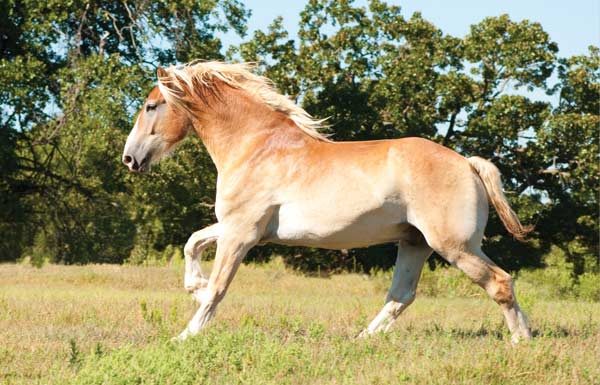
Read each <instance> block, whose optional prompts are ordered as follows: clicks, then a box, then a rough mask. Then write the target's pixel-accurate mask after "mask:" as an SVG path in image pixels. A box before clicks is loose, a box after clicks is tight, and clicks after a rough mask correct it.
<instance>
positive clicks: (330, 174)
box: [123, 62, 531, 342]
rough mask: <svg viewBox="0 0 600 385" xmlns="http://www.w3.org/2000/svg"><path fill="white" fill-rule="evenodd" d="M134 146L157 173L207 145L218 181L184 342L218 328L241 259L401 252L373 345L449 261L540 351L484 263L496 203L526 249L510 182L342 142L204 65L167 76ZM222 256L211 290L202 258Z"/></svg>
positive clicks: (475, 166) (274, 97)
mask: <svg viewBox="0 0 600 385" xmlns="http://www.w3.org/2000/svg"><path fill="white" fill-rule="evenodd" d="M157 76H158V85H157V87H155V88H154V89H153V90H152V91H151V92H150V94H149V95H148V98H147V100H146V101H145V103H144V106H143V108H142V110H141V111H140V113H139V115H138V117H137V120H136V122H135V125H134V127H133V130H132V131H131V133H130V134H129V136H128V138H127V143H126V144H125V150H124V154H123V162H124V163H125V165H127V167H128V168H129V169H130V170H131V171H135V172H145V171H148V170H149V169H150V166H151V165H152V164H153V163H154V162H157V161H158V160H159V159H161V158H162V157H163V156H164V155H165V154H167V153H168V152H169V151H171V150H172V149H173V148H174V147H175V145H176V144H177V143H178V142H180V141H181V140H182V139H184V137H185V136H186V135H187V134H188V133H192V132H193V133H195V134H197V135H198V136H199V137H200V138H201V139H202V142H203V143H204V145H205V147H206V150H207V151H208V153H209V154H210V156H211V158H212V160H213V162H214V164H215V166H216V168H217V171H218V179H217V194H216V201H215V213H216V217H217V220H218V222H217V223H215V224H213V225H211V226H208V227H206V228H204V229H202V230H200V231H197V232H195V233H193V234H192V236H191V237H190V239H189V240H188V242H187V243H186V245H185V248H184V251H185V278H184V286H185V289H186V290H187V291H189V292H190V293H192V295H193V296H194V298H195V299H196V300H197V301H198V302H199V304H200V306H199V308H198V310H197V312H196V313H195V315H194V316H193V318H192V319H191V321H190V322H189V324H188V326H187V327H186V328H185V330H184V331H183V332H182V333H181V334H180V335H179V337H178V338H179V339H182V340H183V339H185V338H187V337H188V336H190V335H194V334H197V333H198V332H199V331H200V330H201V329H202V328H203V327H204V326H205V325H206V323H207V322H208V321H209V320H210V319H211V318H212V317H213V316H214V314H215V310H216V308H217V305H218V304H219V302H220V301H221V300H222V299H223V297H224V296H225V293H226V291H227V288H228V286H229V284H230V283H231V280H232V279H233V277H234V275H235V273H236V271H237V269H238V267H239V265H240V263H241V262H242V259H243V258H244V256H245V255H246V253H247V252H248V250H249V249H250V248H252V247H253V246H255V245H257V244H262V243H267V242H272V243H277V244H284V245H300V246H311V247H321V248H327V249H350V248H355V247H365V246H370V245H375V244H381V243H387V242H396V243H397V244H398V255H397V257H396V265H395V268H394V273H393V279H392V284H391V287H390V289H389V293H388V295H387V298H386V302H385V305H384V306H383V309H381V311H380V312H379V314H377V316H376V317H375V318H374V319H373V321H372V322H371V323H370V324H369V325H368V327H367V328H366V329H365V330H363V331H362V332H361V333H360V335H361V336H366V335H370V334H373V333H377V332H380V331H387V330H388V329H389V328H390V326H391V325H392V323H393V322H394V320H395V319H396V318H397V317H398V316H399V315H400V313H402V311H404V309H406V307H407V306H409V305H410V304H411V303H412V302H413V300H414V298H415V290H416V287H417V283H418V281H419V276H420V274H421V269H422V268H423V264H424V263H425V260H426V259H427V258H428V257H429V255H430V254H431V253H432V251H434V250H435V251H436V252H437V253H438V254H439V255H441V256H442V257H443V258H445V259H446V260H447V261H448V262H450V263H451V264H452V265H454V266H456V267H458V268H459V269H461V270H462V271H463V272H465V273H466V274H467V275H468V276H469V277H470V278H471V279H472V280H473V281H474V282H475V283H477V284H478V285H480V286H481V287H483V288H484V289H485V290H486V291H487V293H488V294H489V295H490V297H492V298H493V299H494V300H495V301H496V302H497V303H498V304H499V305H500V307H501V308H502V311H503V312H504V316H505V317H506V322H507V324H508V328H509V329H510V331H511V334H512V341H513V342H517V341H519V340H520V339H521V338H524V339H529V338H530V337H531V332H530V329H529V326H528V324H527V320H526V317H525V316H524V314H523V313H522V311H521V310H520V308H519V305H518V304H517V300H516V298H515V294H514V291H513V284H512V280H511V276H510V275H509V274H508V273H506V272H505V271H504V270H502V269H501V268H500V267H498V266H497V265H496V264H494V262H492V261H491V260H490V259H489V258H488V257H487V256H486V255H485V254H484V253H483V251H482V250H481V241H482V238H483V234H484V229H485V226H486V222H487V219H488V208H489V207H488V202H491V204H492V205H493V206H494V208H495V209H496V211H497V212H498V214H499V216H500V218H501V220H502V222H503V223H504V225H505V227H506V229H507V230H508V231H509V232H510V233H511V234H512V235H513V236H514V237H515V238H517V239H523V237H524V236H525V235H526V234H527V232H528V231H530V230H531V229H530V228H529V227H526V226H523V225H521V223H520V222H519V220H518V218H517V216H516V215H515V213H514V211H513V210H512V209H511V208H510V206H509V204H508V202H507V201H506V198H505V196H504V194H503V192H502V184H501V180H500V173H499V171H498V169H497V168H496V167H495V166H494V165H493V164H492V163H491V162H489V161H487V160H484V159H482V158H479V157H471V158H464V157H463V156H461V155H459V154H458V153H456V152H454V151H452V150H450V149H448V148H446V147H443V146H441V145H438V144H436V143H434V142H431V141H429V140H425V139H419V138H404V139H397V140H374V141H364V142H334V141H331V140H329V139H327V138H326V137H325V136H323V135H322V134H320V133H319V132H318V128H319V127H321V125H322V121H320V120H315V119H313V118H312V117H311V116H310V115H309V114H308V113H306V111H304V110H303V109H302V108H300V107H299V106H298V105H296V104H295V103H293V102H292V101H291V100H290V99H288V98H287V97H285V96H283V95H281V94H279V93H278V92H277V91H276V90H275V89H274V87H273V85H272V83H271V82H270V81H269V80H268V79H266V78H264V77H261V76H258V75H256V74H254V73H253V72H252V71H251V68H250V67H249V66H248V65H245V64H227V63H221V62H195V63H190V64H188V65H184V66H177V67H173V66H172V67H169V68H166V69H163V68H159V69H158V71H157ZM211 242H216V243H217V251H216V256H215V262H214V266H213V269H212V272H211V274H210V276H209V277H208V278H206V277H205V276H204V275H203V274H202V271H201V268H200V254H201V252H202V250H204V249H205V248H206V246H207V245H209V244H210V243H211Z"/></svg>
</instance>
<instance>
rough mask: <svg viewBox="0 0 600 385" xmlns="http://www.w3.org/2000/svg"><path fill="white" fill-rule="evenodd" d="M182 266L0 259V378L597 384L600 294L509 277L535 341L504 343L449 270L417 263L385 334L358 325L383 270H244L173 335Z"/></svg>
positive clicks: (181, 318) (186, 313)
mask: <svg viewBox="0 0 600 385" xmlns="http://www.w3.org/2000/svg"><path fill="white" fill-rule="evenodd" d="M182 275H183V274H182V268H181V267H180V266H173V267H133V266H109V265H103V266H99V265H94V266H84V267H64V266H52V265H49V266H45V267H43V268H41V269H36V268H32V267H28V266H23V265H0V384H38V383H39V384H65V383H75V384H238V383H239V384H261V385H263V384H278V385H282V384H294V385H295V384H398V383H409V384H449V383H454V384H528V385H529V384H598V383H600V365H599V362H600V303H598V302H585V301H582V300H576V299H568V300H559V299H554V298H552V297H548V296H547V294H545V293H548V290H547V289H545V288H544V287H543V286H544V285H548V283H543V282H539V283H536V282H534V281H524V280H523V281H522V280H517V295H518V297H519V298H522V300H521V302H522V303H523V307H524V308H525V309H526V311H527V312H528V314H529V317H530V320H531V324H532V327H533V330H534V333H535V335H536V337H535V338H534V339H533V340H532V341H531V342H529V343H525V344H520V345H518V346H512V345H511V344H510V342H509V336H508V333H507V331H506V327H505V325H504V320H503V317H502V315H501V312H500V309H499V308H498V306H497V305H496V304H495V303H494V302H493V301H491V300H490V299H488V298H487V297H485V295H484V294H483V293H482V292H481V289H479V288H478V287H475V285H473V284H471V283H470V282H469V281H468V280H467V279H466V278H464V277H463V276H462V275H461V274H460V272H458V271H456V270H454V269H441V270H440V269H438V270H437V271H435V272H429V271H426V272H425V273H424V277H423V281H422V285H421V286H420V290H419V291H420V293H419V296H418V298H417V300H416V301H415V303H414V304H413V305H412V306H411V307H410V308H409V309H408V310H407V311H406V312H405V313H404V314H403V315H402V316H401V317H400V319H399V320H398V322H397V323H396V325H395V327H394V328H393V330H392V331H391V332H390V333H389V334H387V335H378V336H374V337H373V338H370V339H366V340H358V339H355V338H354V337H355V335H356V334H357V333H358V332H359V331H360V330H361V328H363V327H364V326H365V325H366V324H367V323H368V322H369V321H370V319H371V318H372V317H373V316H374V315H375V314H376V313H377V312H378V311H379V309H380V308H381V306H382V300H383V297H384V295H385V291H386V289H387V286H388V284H389V273H378V274H374V275H372V276H370V277H367V276H362V275H358V274H343V275H336V276H333V277H330V278H314V277H305V276H302V275H299V274H296V273H294V272H290V271H287V270H286V269H285V268H284V267H283V266H282V265H281V263H280V262H277V261H276V262H274V263H271V264H269V265H265V266H243V267H242V268H241V269H240V271H239V272H238V275H237V277H236V279H235V280H234V282H233V284H232V287H231V290H230V292H229V294H228V296H227V297H226V298H225V300H224V302H223V303H222V305H221V306H220V308H219V311H218V313H217V316H216V318H215V319H214V320H213V322H212V323H211V324H210V326H209V328H208V329H206V330H205V331H204V332H202V333H201V334H200V335H199V336H197V337H195V338H192V339H191V340H189V341H186V342H185V343H180V344H176V343H171V342H170V341H169V339H170V337H172V336H175V335H176V334H177V333H178V332H179V331H181V329H182V328H183V327H184V326H185V324H186V322H187V321H188V320H189V318H190V317H191V315H192V314H193V312H194V310H195V305H194V303H193V302H192V301H191V299H190V298H189V296H188V295H187V294H186V293H185V292H184V290H183V289H182Z"/></svg>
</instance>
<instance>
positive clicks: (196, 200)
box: [0, 0, 600, 275]
mask: <svg viewBox="0 0 600 385" xmlns="http://www.w3.org/2000/svg"><path fill="white" fill-rule="evenodd" d="M0 8H1V9H2V10H3V11H2V12H1V13H0V55H1V59H0V105H1V106H2V108H1V109H0V113H1V116H0V138H1V139H0V174H1V179H0V197H1V198H0V233H1V234H2V237H1V238H0V260H5V261H14V260H18V259H19V258H23V257H25V256H29V257H31V258H33V259H34V260H44V259H49V260H50V261H53V262H60V263H68V264H72V263H88V262H110V263H120V262H124V261H129V262H133V263H138V262H144V261H146V260H148V259H159V258H170V257H171V256H172V254H174V253H176V250H179V249H180V248H181V247H182V245H183V244H184V243H185V241H186V239H187V237H188V236H189V235H190V234H191V233H192V232H193V231H195V230H197V229H199V228H201V227H203V226H206V225H208V224H210V223H213V222H214V221H215V218H214V213H213V201H214V195H215V191H214V186H215V178H216V171H215V169H214V167H213V165H212V163H211V161H210V159H209V157H208V156H207V154H206V152H205V151H204V149H203V147H202V145H201V143H200V142H199V140H197V139H196V138H190V139H187V140H186V142H185V144H183V145H182V146H181V148H180V149H179V150H178V151H177V153H176V155H175V156H173V158H172V159H169V160H166V161H164V162H163V163H162V164H161V165H160V166H159V167H157V168H155V169H154V171H153V172H152V174H151V175H145V176H139V175H130V174H128V173H127V172H126V168H125V167H124V166H123V165H122V164H121V163H120V156H121V151H122V148H123V145H124V143H125V138H126V136H127V133H128V132H129V130H130V129H131V127H132V122H133V119H134V114H135V112H136V111H137V109H138V108H139V107H140V105H141V103H142V101H143V100H144V98H145V96H146V94H147V93H148V91H149V90H150V89H151V87H152V85H153V83H154V82H155V69H156V67H157V66H158V65H169V64H173V63H185V62H188V61H190V60H193V59H218V60H244V61H253V62H257V63H258V70H259V71H261V72H262V73H264V74H265V75H266V76H268V77H269V78H271V79H272V80H273V81H274V82H275V83H276V85H277V87H278V88H279V89H280V90H281V91H282V92H284V93H286V94H287V95H290V97H291V98H293V99H294V100H296V101H297V102H298V103H300V104H302V105H303V106H304V107H305V108H306V109H307V110H308V111H309V112H310V113H311V114H313V115H314V116H317V117H329V124H330V128H329V134H331V136H332V138H333V139H335V140H367V139H380V138H398V137H403V136H422V137H427V138H430V139H433V140H436V141H438V142H440V143H443V144H444V145H446V146H449V147H451V148H454V149H456V150H457V151H459V152H460V153H461V154H463V155H466V156H470V155H479V156H483V157H486V158H489V159H491V160H493V161H494V163H496V165H498V167H499V168H500V169H501V171H502V172H503V174H504V176H505V178H504V180H505V189H506V190H507V191H508V197H509V199H510V201H511V203H512V204H513V205H514V207H515V208H516V210H517V211H518V214H519V216H520V217H521V219H522V221H523V222H525V223H531V224H535V226H536V230H535V232H534V233H533V234H532V235H531V237H530V239H529V241H528V242H526V243H517V242H515V241H514V240H513V239H511V238H510V236H508V235H507V233H506V231H505V230H504V229H503V227H502V225H501V223H500V222H499V221H498V219H497V218H496V217H495V214H492V217H491V220H490V224H489V226H488V228H487V231H486V235H487V240H486V242H485V245H484V248H485V249H486V250H487V251H488V252H489V254H490V255H492V256H493V257H494V258H495V260H497V261H499V263H501V264H502V265H503V266H505V267H508V268H510V269H518V268H521V267H523V266H543V265H544V258H543V256H544V255H545V254H547V253H548V252H549V251H550V250H551V249H552V250H553V254H556V252H558V253H559V254H560V255H561V256H563V257H564V259H565V262H566V263H568V266H570V268H571V269H572V270H573V271H572V274H574V275H579V274H581V273H583V272H584V271H592V272H593V271H595V272H597V271H598V269H599V268H600V267H599V265H600V263H599V260H598V241H599V240H598V233H599V229H600V228H599V225H598V188H599V177H600V173H599V170H598V126H599V124H600V118H599V112H600V102H599V100H600V98H599V92H600V55H599V50H598V48H597V47H590V48H589V52H588V53H587V54H585V55H580V56H573V57H568V58H564V57H561V56H560V52H559V47H558V46H557V45H556V43H554V42H553V41H552V40H551V37H550V36H548V34H547V33H546V32H545V31H544V29H543V27H542V26H541V25H540V24H538V23H535V22H530V21H527V20H523V21H514V20H511V19H510V18H509V17H508V16H507V15H501V16H497V17H490V18H486V19H484V20H482V21H481V22H480V23H478V24H475V25H472V26H471V28H470V32H469V33H468V34H467V36H465V37H464V38H457V37H454V36H450V35H448V34H444V32H443V31H441V30H440V29H438V28H437V27H436V26H435V25H433V24H432V23H430V22H428V21H427V20H425V19H424V18H423V17H422V16H421V15H420V14H418V13H415V14H413V15H411V16H409V15H404V14H402V12H401V10H400V8H399V7H396V6H390V5H387V4H386V3H384V2H382V1H379V0H372V1H370V2H369V6H368V8H364V7H359V6H356V5H354V4H353V2H352V1H333V0H331V1H316V0H315V1H308V4H307V5H306V7H305V8H304V10H303V11H302V13H301V15H300V16H301V18H300V26H299V27H300V28H299V33H298V36H288V34H287V32H286V30H285V28H284V26H283V24H282V20H281V19H276V20H274V21H273V23H272V24H271V25H270V27H269V28H268V30H266V31H257V32H256V33H254V34H253V35H252V36H247V35H246V28H247V20H248V17H249V15H250V10H249V9H247V8H245V6H244V5H243V3H242V2H241V1H238V0H221V1H210V2H207V1H189V0H174V1H146V0H130V1H119V2H115V1H101V0H96V1H83V0H72V1H45V2H40V1H37V0H24V1H16V0H0ZM226 32H228V33H235V34H237V35H239V36H241V37H243V38H244V39H245V40H244V42H243V43H242V44H240V45H239V46H234V47H224V46H223V43H222V41H221V39H220V37H221V36H223V34H224V33H226ZM546 95H548V96H547V97H546ZM548 100H551V101H552V102H548ZM273 253H278V254H281V255H283V256H284V259H285V261H286V263H288V264H290V265H291V266H294V267H297V268H300V269H304V270H319V269H322V270H332V269H343V268H348V269H366V270H367V269H369V268H371V267H373V266H389V265H391V264H392V263H393V260H394V257H393V254H394V246H393V245H384V246H379V247H374V248H369V249H360V250H350V251H347V252H340V251H324V250H312V249H300V248H283V247H282V248H280V247H274V246H266V247H262V248H256V250H254V251H253V252H252V253H251V255H249V257H248V259H249V260H266V259H269V258H270V257H271V255H272V254H273Z"/></svg>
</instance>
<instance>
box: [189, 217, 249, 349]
mask: <svg viewBox="0 0 600 385" xmlns="http://www.w3.org/2000/svg"><path fill="white" fill-rule="evenodd" d="M228 229H229V230H228ZM259 238H260V237H259V234H258V231H257V229H256V228H250V229H247V230H244V229H241V228H239V227H238V228H235V227H229V228H227V227H222V228H221V232H220V234H219V238H218V240H217V254H216V257H215V263H214V265H213V269H212V272H211V274H210V278H209V280H208V285H207V286H206V288H205V289H203V290H201V291H200V292H199V293H200V294H199V295H200V296H201V298H198V300H199V302H200V307H199V308H198V310H197V311H196V314H195V315H194V317H192V320H191V321H190V322H189V323H188V326H187V327H186V328H185V330H184V331H183V332H182V333H181V334H180V335H179V337H178V339H179V340H184V339H186V338H187V337H189V336H190V335H195V334H197V333H198V332H199V331H200V330H201V329H202V328H203V327H204V326H205V325H206V323H207V322H208V321H210V320H211V318H212V317H213V316H214V314H215V311H216V309H217V305H218V304H219V302H221V300H222V299H223V297H224V296H225V293H226V291H227V288H228V287H229V284H230V283H231V280H232V279H233V277H234V275H235V273H236V271H237V269H238V267H239V266H240V263H241V262H242V259H243V258H244V256H245V255H246V253H247V252H248V250H250V248H252V247H253V246H254V245H256V243H258V241H259Z"/></svg>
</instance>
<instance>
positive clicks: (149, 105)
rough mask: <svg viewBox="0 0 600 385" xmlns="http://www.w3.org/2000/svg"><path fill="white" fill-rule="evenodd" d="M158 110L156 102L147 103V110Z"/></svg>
mask: <svg viewBox="0 0 600 385" xmlns="http://www.w3.org/2000/svg"><path fill="white" fill-rule="evenodd" d="M153 110H156V103H148V104H146V112H148V111H153Z"/></svg>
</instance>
